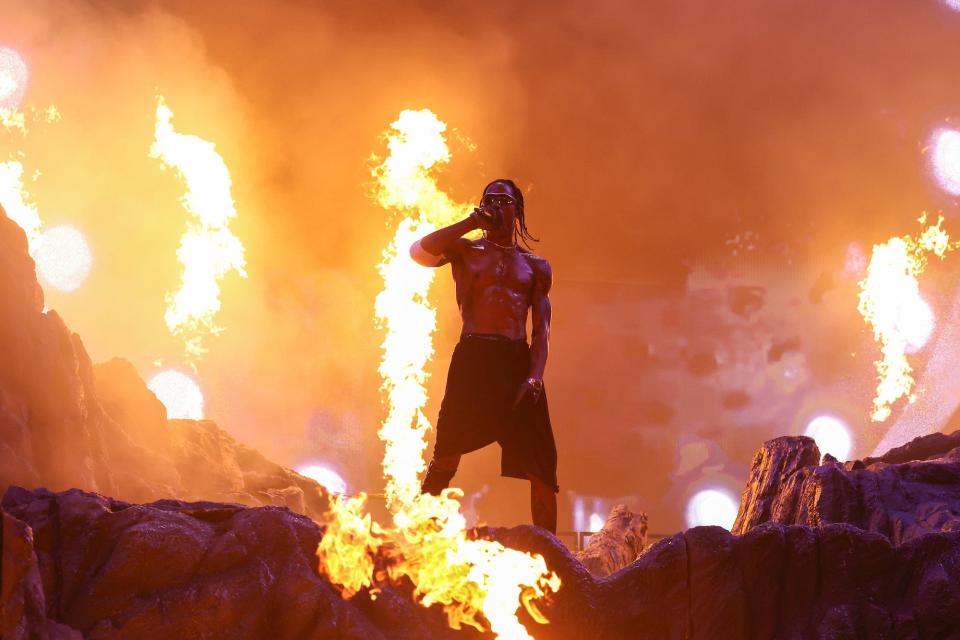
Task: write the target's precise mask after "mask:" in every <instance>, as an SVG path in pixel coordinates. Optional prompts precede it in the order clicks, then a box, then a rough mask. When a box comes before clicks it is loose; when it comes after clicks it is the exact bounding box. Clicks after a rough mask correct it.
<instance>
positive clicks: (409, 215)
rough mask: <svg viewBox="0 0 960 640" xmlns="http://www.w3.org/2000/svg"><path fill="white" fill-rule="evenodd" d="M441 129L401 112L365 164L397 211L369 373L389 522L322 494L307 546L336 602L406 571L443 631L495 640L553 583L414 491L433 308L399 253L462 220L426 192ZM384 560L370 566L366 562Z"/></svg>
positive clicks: (458, 210)
mask: <svg viewBox="0 0 960 640" xmlns="http://www.w3.org/2000/svg"><path fill="white" fill-rule="evenodd" d="M445 130H446V125H445V124H444V123H443V122H441V121H440V120H439V119H438V118H437V117H436V115H434V114H433V113H432V112H431V111H429V110H426V109H424V110H421V111H409V110H408V111H403V112H402V113H401V114H400V117H399V119H398V120H397V121H396V122H394V123H393V124H392V129H391V131H389V132H388V133H387V148H388V149H389V152H390V154H389V156H388V157H387V158H386V159H385V160H384V161H383V162H382V163H381V164H379V165H378V166H376V167H375V168H374V169H373V175H374V177H375V178H376V181H377V190H376V193H375V196H374V197H375V199H376V201H377V202H378V203H379V204H380V205H381V206H383V207H384V208H387V209H393V210H397V211H400V212H402V213H403V214H405V217H404V218H403V219H402V220H401V221H400V223H399V225H398V227H397V231H396V233H395V235H394V238H393V241H392V242H391V243H390V245H389V247H387V249H386V250H385V251H384V253H383V261H382V262H381V263H380V266H379V270H380V275H381V276H382V277H383V281H384V288H383V291H382V292H381V293H380V295H379V296H377V300H376V305H375V313H376V317H377V318H378V320H379V321H380V323H381V324H382V326H383V328H384V329H385V331H386V338H385V340H384V342H383V352H384V353H383V360H382V361H381V364H380V375H381V376H382V377H383V387H382V389H383V391H384V392H385V394H386V399H387V406H388V411H387V417H386V418H385V419H384V421H383V425H382V427H381V429H380V432H379V435H380V438H381V440H383V441H384V444H385V452H384V458H383V471H384V477H385V478H386V481H387V485H386V497H387V507H388V508H389V509H390V512H391V514H392V515H393V525H392V526H391V527H381V526H380V525H378V524H377V523H375V522H372V520H371V517H370V515H369V514H364V513H363V508H364V502H365V496H363V495H362V494H361V495H360V496H358V497H355V498H349V499H346V500H340V499H338V498H333V499H332V502H331V504H332V506H331V511H330V514H329V523H328V527H327V530H326V533H325V534H324V537H323V539H322V540H321V542H320V546H319V548H318V549H317V555H318V556H319V558H320V566H321V568H322V570H323V571H325V572H326V573H327V575H328V576H329V577H330V579H331V581H332V582H334V583H335V584H338V585H340V586H341V590H342V593H343V595H344V597H350V596H352V595H353V594H355V593H357V592H358V591H359V590H360V589H363V588H365V587H366V588H371V592H372V593H374V594H375V593H376V587H375V584H376V581H378V580H382V579H384V578H387V577H389V578H391V579H398V578H400V577H401V576H407V577H408V578H410V580H411V581H412V582H413V584H414V585H415V597H416V598H417V600H418V601H419V602H420V603H421V604H422V605H424V606H430V605H432V604H434V603H440V604H442V605H443V608H444V611H446V613H447V618H448V621H449V623H450V626H451V627H453V628H454V629H459V628H460V627H461V626H462V625H464V624H466V625H470V626H473V627H475V628H477V629H480V630H484V629H486V628H487V626H488V625H489V628H490V629H491V630H492V631H493V632H494V633H495V634H497V636H498V637H504V638H530V637H531V636H530V635H529V633H528V632H527V630H526V628H525V627H524V626H523V625H521V624H520V622H519V620H518V618H517V615H516V614H517V610H518V608H519V606H520V605H521V604H522V605H523V606H524V607H525V608H526V609H527V611H528V612H529V613H530V614H531V615H532V616H533V618H534V619H535V620H537V621H538V622H540V623H546V622H547V621H546V619H545V618H544V616H543V615H542V614H541V613H540V612H539V611H538V609H537V608H536V605H535V603H534V601H535V600H536V599H537V598H541V597H543V596H544V595H546V593H548V592H551V591H556V590H557V589H559V588H560V579H559V578H558V577H557V576H556V574H554V573H552V572H550V571H548V569H547V566H546V563H545V562H544V560H543V558H542V557H541V556H539V555H529V554H525V553H521V552H519V551H516V550H513V549H507V548H505V547H504V546H503V545H501V544H500V543H498V542H494V541H491V540H468V539H467V532H466V521H465V519H464V517H463V515H462V514H461V513H460V504H459V502H458V500H457V498H459V497H462V496H463V494H462V492H461V491H460V490H459V489H446V490H444V492H443V494H442V495H441V496H431V495H428V494H424V495H421V493H420V482H419V478H418V476H419V474H420V473H421V472H422V471H423V470H424V468H425V463H424V459H423V453H424V450H425V449H426V439H425V436H426V432H427V430H428V429H429V428H430V422H429V420H428V419H427V418H426V416H424V414H423V407H424V405H425V404H426V401H427V393H426V389H425V387H424V382H425V380H426V377H427V373H426V370H425V368H426V365H427V363H428V362H429V361H430V359H431V357H432V356H433V343H432V335H433V331H434V330H435V328H436V310H435V309H434V308H433V307H432V306H431V305H430V303H429V302H428V300H427V295H428V292H429V289H430V284H431V283H432V282H433V279H434V276H435V275H436V271H435V270H432V269H425V268H423V267H420V266H418V265H417V264H415V263H414V262H413V261H412V260H411V259H410V258H409V256H408V255H407V248H408V247H409V246H410V245H411V244H412V243H413V241H414V240H416V239H417V238H420V237H421V236H423V235H424V234H426V233H429V232H430V231H432V230H434V229H436V228H438V227H440V226H443V225H447V224H450V223H451V222H454V221H456V220H459V219H461V218H462V217H463V216H464V215H466V213H467V212H468V211H469V208H470V205H466V204H458V203H455V202H454V201H452V200H451V199H450V197H449V196H447V195H446V194H444V193H443V192H441V191H440V190H439V189H438V188H437V184H436V179H435V177H434V172H435V171H436V170H437V168H439V167H440V166H442V165H444V164H447V163H449V161H450V152H449V149H448V148H447V144H446V141H445V140H444V137H443V132H444V131H445ZM378 555H379V556H381V557H386V558H387V559H388V561H387V562H386V563H385V567H386V568H385V569H383V570H381V571H377V570H376V568H375V561H376V558H377V556H378Z"/></svg>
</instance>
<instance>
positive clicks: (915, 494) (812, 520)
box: [733, 432, 960, 544]
mask: <svg viewBox="0 0 960 640" xmlns="http://www.w3.org/2000/svg"><path fill="white" fill-rule="evenodd" d="M815 451H816V446H815V445H812V446H811V441H810V439H809V438H806V437H803V436H800V437H796V438H789V437H786V438H777V439H776V440H771V441H769V442H766V443H764V445H763V447H762V448H761V450H760V452H759V453H757V455H756V456H755V457H754V462H753V468H752V469H751V471H750V477H749V479H748V481H747V484H746V487H745V489H744V492H743V497H742V499H741V503H740V511H739V513H738V514H737V520H736V523H735V524H734V528H733V532H734V533H745V532H746V531H749V530H750V529H752V528H753V527H755V526H757V525H758V524H761V523H763V522H778V523H782V524H803V525H810V526H822V525H826V524H830V523H840V522H844V523H849V524H852V525H855V526H857V527H859V528H861V529H864V530H866V531H872V532H876V533H881V534H883V535H884V536H886V537H888V538H889V539H890V540H891V541H892V542H893V543H894V544H900V543H902V542H905V541H907V540H911V539H913V538H916V537H919V536H922V535H924V534H927V533H931V532H937V531H956V530H960V432H958V433H955V434H953V435H951V436H946V435H944V434H940V433H936V434H932V435H929V436H924V437H921V438H918V439H916V440H914V441H913V442H912V443H910V444H908V445H905V446H904V447H900V448H898V449H894V450H892V451H891V452H889V453H888V454H886V455H885V456H884V457H881V458H873V459H871V458H868V459H866V460H863V461H859V460H854V461H851V462H847V463H846V464H840V463H839V462H837V461H836V460H833V459H832V458H831V457H830V456H824V463H823V464H817V462H816V460H815V455H814V453H813V452H815Z"/></svg>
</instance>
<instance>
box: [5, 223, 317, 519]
mask: <svg viewBox="0 0 960 640" xmlns="http://www.w3.org/2000/svg"><path fill="white" fill-rule="evenodd" d="M10 485H22V486H28V487H41V486H42V487H47V488H48V489H52V490H62V489H68V488H71V487H79V488H81V489H86V490H90V491H97V492H100V493H103V494H107V495H111V496H116V497H118V498H122V499H125V500H130V501H132V502H150V501H152V500H157V499H160V498H170V499H173V498H179V499H185V500H201V499H202V500H218V501H229V502H239V503H242V504H247V505H254V506H255V505H279V506H286V507H289V508H291V509H293V510H295V511H297V512H298V513H303V514H306V515H309V516H311V517H313V518H315V519H319V518H320V517H322V515H323V513H324V512H325V511H326V506H327V501H326V497H325V495H324V494H323V493H322V490H321V488H320V486H319V485H318V484H317V483H316V482H314V481H313V480H310V479H309V478H304V477H303V476H301V475H299V474H297V473H295V472H293V471H291V470H290V469H286V468H284V467H282V466H280V465H278V464H275V463H272V462H270V461H268V460H266V459H265V458H264V457H263V456H261V455H260V454H259V453H257V452H256V451H254V450H252V449H250V448H249V447H245V446H243V445H241V444H238V443H237V442H235V441H234V440H233V438H231V437H230V436H229V434H227V433H226V432H225V431H223V430H222V429H220V428H218V427H217V426H216V425H215V424H214V423H212V422H209V421H200V422H194V421H189V420H177V421H169V422H168V421H167V418H166V410H165V409H164V407H163V405H162V404H161V403H160V401H159V400H157V398H156V397H155V396H154V395H153V394H152V393H151V392H150V390H149V389H147V387H146V385H145V384H144V382H143V380H141V379H140V377H139V376H138V375H137V372H136V370H135V369H134V368H133V365H131V364H130V363H128V362H126V361H124V360H119V359H117V360H111V361H110V362H107V363H105V364H103V365H98V366H94V365H93V363H92V362H91V361H90V358H89V356H88V355H87V352H86V350H85V349H84V347H83V342H82V341H81V340H80V337H79V336H78V335H77V334H75V333H72V332H71V331H70V330H69V329H68V328H67V327H66V325H64V323H63V320H61V318H60V317H59V316H58V315H57V313H56V312H55V311H48V312H46V313H44V312H43V291H42V290H41V289H40V286H39V284H38V283H37V277H36V272H35V268H34V263H33V260H32V259H31V258H30V256H29V255H28V253H27V241H26V236H25V235H24V233H23V231H22V230H21V229H20V227H18V226H17V225H16V224H15V223H14V222H12V221H11V220H10V219H9V218H7V217H6V214H5V213H3V210H2V209H0V491H3V490H5V489H6V488H7V487H8V486H10Z"/></svg>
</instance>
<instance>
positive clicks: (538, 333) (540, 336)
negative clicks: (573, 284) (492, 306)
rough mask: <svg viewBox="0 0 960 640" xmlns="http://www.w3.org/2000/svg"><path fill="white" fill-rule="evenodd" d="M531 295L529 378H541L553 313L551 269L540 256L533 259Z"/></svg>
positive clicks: (544, 366)
mask: <svg viewBox="0 0 960 640" xmlns="http://www.w3.org/2000/svg"><path fill="white" fill-rule="evenodd" d="M534 278H535V279H534V283H533V295H532V300H531V303H530V307H531V310H532V325H533V326H532V329H531V331H530V373H529V376H528V377H530V378H533V379H535V380H542V379H543V372H544V370H545V369H546V367H547V352H548V351H549V346H550V318H551V315H552V313H553V310H552V307H551V306H550V287H552V286H553V270H552V269H551V268H550V263H549V262H547V261H546V260H544V259H542V258H535V259H534Z"/></svg>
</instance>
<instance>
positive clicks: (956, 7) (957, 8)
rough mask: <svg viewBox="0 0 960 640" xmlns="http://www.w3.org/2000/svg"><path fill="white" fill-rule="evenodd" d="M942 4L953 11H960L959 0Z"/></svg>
mask: <svg viewBox="0 0 960 640" xmlns="http://www.w3.org/2000/svg"><path fill="white" fill-rule="evenodd" d="M943 3H944V4H945V5H947V6H948V7H950V8H951V9H953V10H954V11H960V0H943Z"/></svg>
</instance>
